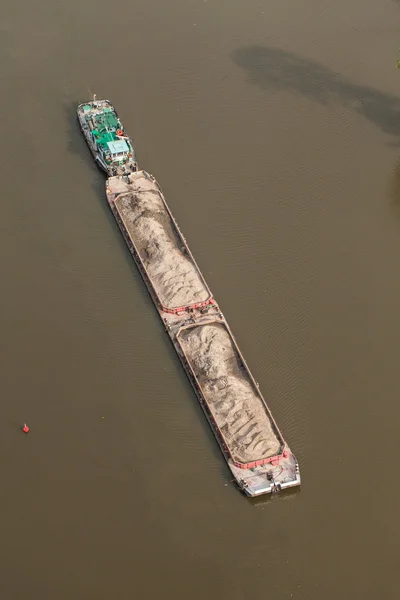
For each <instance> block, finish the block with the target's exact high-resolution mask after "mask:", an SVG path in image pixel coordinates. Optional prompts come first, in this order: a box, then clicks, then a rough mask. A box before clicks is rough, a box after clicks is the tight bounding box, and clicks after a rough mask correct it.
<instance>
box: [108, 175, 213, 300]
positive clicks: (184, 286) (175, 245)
mask: <svg viewBox="0 0 400 600" xmlns="http://www.w3.org/2000/svg"><path fill="white" fill-rule="evenodd" d="M130 179H131V183H130V185H129V186H128V185H124V186H123V188H124V189H121V190H120V191H121V192H122V194H123V195H121V196H120V197H119V198H118V199H117V200H116V202H115V206H116V208H117V210H118V212H119V213H120V215H121V217H122V219H123V221H124V223H125V226H126V227H127V229H128V232H129V235H130V236H131V238H132V240H133V241H134V243H135V245H136V247H137V248H138V251H139V253H140V256H141V258H142V260H143V262H144V264H145V266H146V269H147V271H148V273H149V276H150V278H151V282H152V284H153V286H154V289H155V290H156V292H157V294H158V295H159V298H160V300H161V302H162V304H163V305H164V306H166V307H167V308H176V307H178V306H185V305H187V304H194V303H197V302H204V300H207V298H208V296H209V294H208V291H207V288H206V287H205V285H204V283H203V281H202V278H201V277H200V274H199V272H198V270H197V268H196V266H195V264H194V263H193V261H192V260H191V258H190V256H189V255H188V254H187V252H186V249H185V247H184V245H183V243H182V241H181V240H180V238H179V235H178V233H177V231H176V229H175V226H174V224H173V221H172V220H171V218H170V216H169V214H168V211H167V210H166V208H165V205H164V203H163V201H162V198H161V196H160V194H159V192H158V188H157V186H156V184H155V183H153V182H152V181H150V180H149V179H147V178H146V177H145V176H144V175H143V173H135V174H134V175H133V176H131V178H130Z"/></svg>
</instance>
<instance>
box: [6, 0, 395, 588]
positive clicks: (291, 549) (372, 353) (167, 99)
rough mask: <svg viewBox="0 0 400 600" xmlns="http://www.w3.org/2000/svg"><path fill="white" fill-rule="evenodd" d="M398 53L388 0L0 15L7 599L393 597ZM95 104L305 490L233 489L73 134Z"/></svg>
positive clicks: (71, 6)
mask: <svg viewBox="0 0 400 600" xmlns="http://www.w3.org/2000/svg"><path fill="white" fill-rule="evenodd" d="M399 31H400V3H399V2H392V1H389V0H381V1H380V2H378V1H377V0H364V1H363V2H361V0H346V1H345V0H338V1H337V2H335V3H332V2H329V1H328V0H322V2H321V0H318V1H317V0H305V1H304V2H301V3H299V2H297V1H295V0H284V1H282V2H272V0H229V2H228V1H227V0H205V1H203V0H190V1H188V0H170V1H169V2H167V1H165V0H164V1H163V0H130V1H128V0H115V1H114V2H110V3H106V2H104V1H103V0H100V1H99V0H97V1H94V0H87V1H86V2H77V0H71V1H70V2H59V1H54V0H53V1H52V2H50V0H43V2H41V3H32V2H27V1H26V0H25V1H24V2H21V1H20V0H15V1H14V2H10V1H8V2H6V5H5V6H3V8H2V19H1V24H0V32H1V35H0V49H1V56H2V61H1V65H0V82H1V95H0V110H1V125H2V136H1V146H0V156H1V171H2V190H3V194H2V219H1V222H0V257H1V258H0V262H1V273H2V278H1V281H2V286H1V295H0V306H1V333H2V335H1V354H0V357H1V363H0V364H1V367H0V369H1V381H2V390H1V392H2V393H1V400H0V444H1V445H0V449H1V455H0V456H1V457H0V474H1V494H0V498H1V500H0V509H1V517H0V533H1V544H0V559H1V567H0V588H1V592H2V593H1V597H2V598H4V599H7V600H8V599H10V600H11V599H13V600H20V599H22V598H26V597H29V598H30V599H31V600H43V599H44V598H51V599H56V600H71V599H72V598H73V599H74V600H89V599H91V598H93V599H96V600H109V599H110V598H112V599H113V600H128V599H129V600H131V599H132V598H145V599H153V598H154V599H158V598H174V599H176V600H178V599H179V600H180V599H182V600H187V599H189V598H190V599H193V600H197V599H203V598H212V599H214V598H215V599H228V600H242V599H245V598H246V599H248V598H250V597H252V598H255V597H264V598H268V599H271V600H272V599H279V600H281V599H282V600H283V599H290V598H293V599H298V600H321V599H324V600H337V598H341V599H343V600H347V599H354V598H364V599H368V600H376V599H379V600H394V599H397V598H398V596H399V592H398V577H397V573H398V568H399V558H398V557H399V552H398V539H399V534H400V531H399V519H398V494H399V491H400V488H399V477H398V473H397V470H396V464H397V453H398V445H399V434H398V431H399V421H400V408H399V406H400V404H399V399H398V395H399V366H398V363H399V355H400V276H399V265H400V175H399V173H400V166H399V165H400V74H399V73H398V72H397V71H396V70H395V68H394V63H395V60H396V58H397V56H396V55H397V47H398V46H399ZM92 91H95V92H97V94H98V95H99V96H102V95H104V96H107V97H109V98H110V99H111V100H112V101H113V102H114V103H115V105H116V106H117V108H118V110H119V112H120V114H121V116H122V117H123V120H124V122H125V124H126V127H127V128H128V129H129V131H130V132H131V133H132V134H133V135H134V137H135V140H136V146H137V152H138V157H139V161H140V163H141V165H142V166H143V167H145V168H146V169H147V170H149V171H150V172H152V173H154V174H155V175H156V177H157V179H158V180H159V181H160V184H161V185H162V187H163V189H164V191H165V194H166V197H167V201H168V202H169V204H170V206H171V207H172V209H173V211H174V213H175V215H176V216H177V218H178V221H179V223H180V225H181V227H182V230H183V232H184V234H185V236H186V237H187V239H188V242H189V244H190V246H191V249H192V250H193V252H194V254H195V256H196V258H197V260H198V262H199V264H200V266H201V268H202V269H203V270H204V273H205V275H206V278H207V281H208V282H209V284H210V286H211V289H212V290H213V292H214V294H215V295H216V297H217V299H218V301H219V302H220V304H221V307H222V309H223V311H224V312H225V314H226V316H227V318H228V320H229V322H230V324H231V326H232V328H233V330H234V332H235V334H236V336H237V338H238V340H239V343H240V344H241V347H242V350H243V352H244V354H245V356H246V358H247V360H248V361H249V363H250V366H251V367H252V369H253V371H254V374H255V375H256V378H257V379H258V380H259V382H260V384H261V387H262V390H263V391H264V394H265V396H266V397H267V398H268V401H269V403H270V406H271V408H272V410H273V413H274V415H275V417H276V418H277V421H278V423H279V425H280V426H281V428H282V430H283V433H284V434H285V436H286V437H287V439H288V441H289V443H290V444H291V446H292V448H293V450H294V451H295V452H296V454H297V456H298V458H299V460H300V464H301V470H302V476H303V486H302V489H301V491H300V492H298V493H293V494H289V495H285V496H281V497H274V498H272V499H266V500H262V501H259V502H256V503H254V502H251V501H248V500H246V499H245V498H244V497H243V496H241V495H240V493H239V492H238V491H237V490H235V489H234V488H233V487H232V486H230V485H226V484H227V482H228V480H229V479H230V476H229V473H228V471H227V469H226V467H225V465H224V462H223V460H222V457H221V455H220V452H219V450H218V449H217V446H216V444H215V442H214V440H213V437H212V435H211V433H210V431H209V429H208V426H207V425H206V423H205V419H204V418H203V416H202V413H201V412H200V409H199V407H198V405H197V402H196V400H195V397H194V394H193V393H192V391H191V388H190V387H189V384H188V382H187V380H186V379H185V376H184V374H183V371H182V369H181V368H180V366H179V364H178V361H177V359H176V358H175V356H174V353H173V350H172V347H171V345H170V343H169V342H168V339H167V336H166V335H165V334H164V333H163V330H162V327H161V324H160V323H159V320H158V316H157V314H156V311H155V310H154V309H153V307H152V304H151V302H150V300H149V297H148V295H147V293H146V291H145V289H144V286H143V284H142V282H141V279H140V277H139V275H138V273H137V271H136V269H135V267H134V265H133V264H132V261H131V260H130V258H129V255H128V252H127V250H126V248H125V246H124V242H123V241H122V238H121V235H120V233H119V231H118V230H117V227H116V225H115V223H114V221H113V218H112V216H111V214H109V212H108V210H107V208H106V203H105V198H104V193H103V182H104V177H103V175H102V174H101V173H100V172H99V171H98V170H97V169H96V167H95V165H94V164H93V161H92V159H91V158H90V156H89V153H88V150H87V148H86V147H85V144H84V142H83V140H82V138H81V136H80V133H79V131H78V127H77V124H76V120H75V116H74V110H75V105H76V104H77V103H78V102H79V101H82V100H85V99H86V98H87V96H88V95H89V94H90V93H91V92H92ZM24 421H27V422H28V424H29V425H30V426H31V433H30V434H29V435H28V436H24V435H23V434H22V433H20V431H19V427H20V425H21V424H22V423H23V422H24Z"/></svg>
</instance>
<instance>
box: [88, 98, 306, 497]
mask: <svg viewBox="0 0 400 600" xmlns="http://www.w3.org/2000/svg"><path fill="white" fill-rule="evenodd" d="M103 107H106V108H111V110H112V111H113V114H116V113H115V110H114V109H113V108H112V105H111V104H110V103H109V101H104V100H103V101H97V100H96V99H94V100H93V101H92V102H88V103H85V104H83V105H80V106H79V107H78V118H79V122H80V125H81V128H82V131H83V133H84V135H85V137H86V139H87V141H88V144H89V147H90V148H91V150H92V153H93V154H94V155H95V158H96V153H97V152H100V151H99V150H96V149H95V146H94V143H93V136H92V138H90V139H88V137H87V136H88V133H87V132H88V129H89V128H88V127H87V125H86V123H87V119H88V118H89V119H90V118H92V117H91V113H92V111H93V112H95V113H96V115H98V113H99V112H100V119H101V112H102V110H103ZM97 119H98V117H97ZM82 121H84V123H85V124H84V125H83V124H82ZM115 127H118V129H119V130H122V124H121V123H120V121H118V123H117V124H116V125H115ZM95 131H96V130H95ZM110 133H113V132H112V131H111V132H110ZM90 135H92V134H90ZM127 140H128V144H129V145H128V144H127V145H128V147H131V148H132V156H131V157H129V156H128V155H127V156H126V157H125V158H124V159H123V160H122V161H120V162H118V163H114V161H115V160H118V157H117V158H113V157H112V155H111V156H109V162H108V163H105V164H106V166H104V165H102V164H101V161H100V160H97V162H98V163H99V165H100V166H101V167H102V168H103V170H105V171H106V172H107V174H108V175H111V176H110V177H109V178H108V179H107V181H106V196H107V200H108V204H109V206H110V209H111V211H112V213H113V215H114V217H115V219H116V221H117V223H118V226H119V228H120V230H121V232H122V234H123V236H124V238H125V241H126V243H127V245H128V248H129V250H130V252H131V254H132V256H133V258H134V260H135V262H136V265H137V267H138V268H139V271H140V273H141V275H142V278H143V280H144V282H145V284H146V286H147V288H148V291H149V293H150V295H151V297H152V299H153V302H154V304H155V306H156V308H157V310H158V313H159V315H160V317H161V319H162V321H163V323H164V326H165V329H166V331H167V333H168V335H169V337H170V339H171V341H172V344H173V345H174V348H175V350H176V352H177V354H178V356H179V359H180V361H181V363H182V365H183V367H184V369H185V371H186V374H187V376H188V378H189V380H190V382H191V384H192V386H193V388H194V390H195V392H196V395H197V397H198V399H199V402H200V405H201V407H202V409H203V411H204V413H205V415H206V417H207V420H208V422H209V424H210V426H211V428H212V430H213V432H214V435H215V437H216V439H217V442H218V444H219V446H220V448H221V450H222V453H223V455H224V457H225V459H226V461H227V463H228V466H229V468H230V470H231V471H232V473H233V476H234V478H235V480H236V482H237V484H238V486H239V487H240V488H241V489H242V490H243V492H244V493H245V494H246V495H247V496H260V495H262V494H267V493H271V492H276V491H280V490H283V489H285V488H290V487H294V486H298V485H300V473H299V466H298V463H297V460H296V458H295V456H294V454H293V453H292V452H291V450H290V448H289V446H288V445H287V443H286V442H285V440H284V438H283V436H282V434H281V432H280V430H279V428H278V426H277V424H276V422H275V420H274V418H273V416H272V414H271V412H270V410H269V408H268V405H267V403H266V402H265V400H264V398H263V396H262V394H261V391H260V389H259V385H258V383H257V382H256V381H255V380H254V378H253V376H252V374H251V372H250V369H249V367H248V366H247V363H246V361H245V359H244V358H243V356H242V353H241V352H240V349H239V347H238V344H237V342H236V340H235V338H234V336H233V334H232V332H231V330H230V328H229V325H228V323H227V321H226V319H225V317H224V315H223V314H222V312H221V310H220V308H219V306H218V304H217V302H216V301H215V299H214V297H213V295H212V293H211V291H210V289H209V287H208V285H207V283H206V281H205V279H204V277H203V275H202V273H201V271H200V269H199V267H198V266H197V263H196V261H195V260H194V258H193V255H192V253H191V252H190V249H189V247H188V245H187V242H186V240H185V238H184V236H183V235H182V233H181V231H180V229H179V227H178V225H177V223H176V221H175V218H174V217H173V215H172V213H171V211H170V209H169V207H168V205H167V202H166V200H165V198H164V194H163V192H162V190H161V188H160V186H159V184H158V183H157V181H156V180H155V178H154V177H153V176H152V175H150V174H149V173H147V172H146V171H143V170H138V167H137V163H136V159H134V160H132V158H133V157H134V156H135V155H134V151H133V143H132V141H131V140H130V138H127ZM127 154H129V153H127ZM114 169H116V170H117V174H116V175H112V174H113V172H114V171H113V170H114Z"/></svg>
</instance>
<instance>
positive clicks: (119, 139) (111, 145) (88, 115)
mask: <svg viewBox="0 0 400 600" xmlns="http://www.w3.org/2000/svg"><path fill="white" fill-rule="evenodd" d="M77 113H78V120H79V125H80V127H81V129H82V133H83V135H84V136H85V139H86V142H87V144H88V146H89V148H90V150H91V152H92V154H93V156H94V159H95V161H96V162H97V164H98V165H99V166H100V168H101V169H103V171H105V172H106V173H107V175H108V176H109V177H112V176H113V175H128V174H129V173H133V172H135V171H137V170H138V164H137V160H136V156H135V150H134V147H133V142H132V140H131V138H130V137H129V136H128V135H127V134H126V133H125V131H124V127H123V125H122V123H121V121H120V119H119V117H118V115H117V111H116V110H115V108H114V107H113V105H112V104H111V102H110V101H109V100H97V99H96V95H94V96H93V100H92V101H90V102H84V103H83V104H80V105H79V106H78V109H77Z"/></svg>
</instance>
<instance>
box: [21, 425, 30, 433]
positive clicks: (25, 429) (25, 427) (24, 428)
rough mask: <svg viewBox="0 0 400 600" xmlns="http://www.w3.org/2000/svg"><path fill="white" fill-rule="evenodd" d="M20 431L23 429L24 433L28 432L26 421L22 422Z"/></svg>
mask: <svg viewBox="0 0 400 600" xmlns="http://www.w3.org/2000/svg"><path fill="white" fill-rule="evenodd" d="M22 431H23V432H24V433H29V427H28V425H27V424H26V423H24V426H23V428H22Z"/></svg>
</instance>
